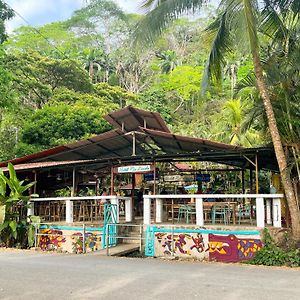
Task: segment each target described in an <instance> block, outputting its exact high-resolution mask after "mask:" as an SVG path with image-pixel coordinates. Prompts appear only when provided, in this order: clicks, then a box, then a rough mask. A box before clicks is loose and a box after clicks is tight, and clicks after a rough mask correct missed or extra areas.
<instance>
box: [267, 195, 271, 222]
mask: <svg viewBox="0 0 300 300" xmlns="http://www.w3.org/2000/svg"><path fill="white" fill-rule="evenodd" d="M266 213H267V224H268V225H271V224H272V216H271V199H269V198H268V199H266Z"/></svg>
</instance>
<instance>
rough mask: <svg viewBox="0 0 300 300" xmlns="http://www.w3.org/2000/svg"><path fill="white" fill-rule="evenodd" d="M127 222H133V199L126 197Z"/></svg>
mask: <svg viewBox="0 0 300 300" xmlns="http://www.w3.org/2000/svg"><path fill="white" fill-rule="evenodd" d="M125 222H132V201H131V198H128V199H125Z"/></svg>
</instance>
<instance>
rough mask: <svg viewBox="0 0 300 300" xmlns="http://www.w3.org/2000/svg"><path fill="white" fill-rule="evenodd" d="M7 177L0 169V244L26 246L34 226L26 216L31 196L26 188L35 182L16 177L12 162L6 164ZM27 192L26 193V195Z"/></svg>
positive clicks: (29, 241) (30, 239) (30, 240)
mask: <svg viewBox="0 0 300 300" xmlns="http://www.w3.org/2000/svg"><path fill="white" fill-rule="evenodd" d="M8 169H9V177H7V176H6V175H4V173H3V171H2V170H0V244H2V245H3V244H4V245H5V246H13V245H17V246H20V247H26V246H27V245H29V246H32V245H33V237H34V228H33V225H31V223H30V222H29V220H30V218H33V219H34V218H35V219H34V220H35V222H37V221H38V219H37V217H34V216H29V217H27V208H28V206H29V205H30V203H29V201H30V198H31V197H34V196H36V195H34V194H32V195H31V196H29V195H28V190H29V189H30V188H31V187H32V186H33V185H34V184H35V182H30V183H25V181H23V180H21V181H20V180H19V179H18V178H17V175H16V172H15V170H14V167H13V165H12V164H10V163H9V164H8ZM26 194H27V195H26Z"/></svg>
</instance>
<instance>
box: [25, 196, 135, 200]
mask: <svg viewBox="0 0 300 300" xmlns="http://www.w3.org/2000/svg"><path fill="white" fill-rule="evenodd" d="M106 199H108V200H112V199H119V200H129V199H131V198H130V197H123V196H116V195H113V196H82V197H80V196H76V197H75V196H74V197H72V196H70V197H48V198H31V199H30V201H32V202H39V201H66V200H70V201H76V200H106Z"/></svg>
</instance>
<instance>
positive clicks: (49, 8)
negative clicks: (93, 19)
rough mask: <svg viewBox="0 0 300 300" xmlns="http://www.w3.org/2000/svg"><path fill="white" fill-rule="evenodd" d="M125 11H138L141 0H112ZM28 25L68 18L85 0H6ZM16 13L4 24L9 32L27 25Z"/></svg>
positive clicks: (38, 24)
mask: <svg viewBox="0 0 300 300" xmlns="http://www.w3.org/2000/svg"><path fill="white" fill-rule="evenodd" d="M113 1H115V2H116V3H117V4H118V5H119V6H120V7H121V8H122V9H124V11H126V12H139V6H140V3H141V0H113ZM6 2H7V3H8V4H9V5H10V6H11V7H12V8H13V9H14V10H15V11H16V12H17V13H19V14H20V15H21V16H22V17H23V18H24V19H25V20H26V21H27V22H28V23H29V24H30V25H32V26H40V25H44V24H47V23H50V22H55V21H59V20H65V19H67V18H69V17H70V16H71V15H72V13H73V12H74V10H76V9H79V8H81V7H82V6H83V5H85V4H86V0H6ZM26 21H24V20H22V18H21V17H20V16H18V15H16V16H15V17H14V18H13V19H12V20H10V21H8V22H7V24H6V29H7V31H8V32H9V33H11V32H12V31H13V30H14V29H15V28H17V27H19V26H21V25H28V24H27V23H26Z"/></svg>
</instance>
